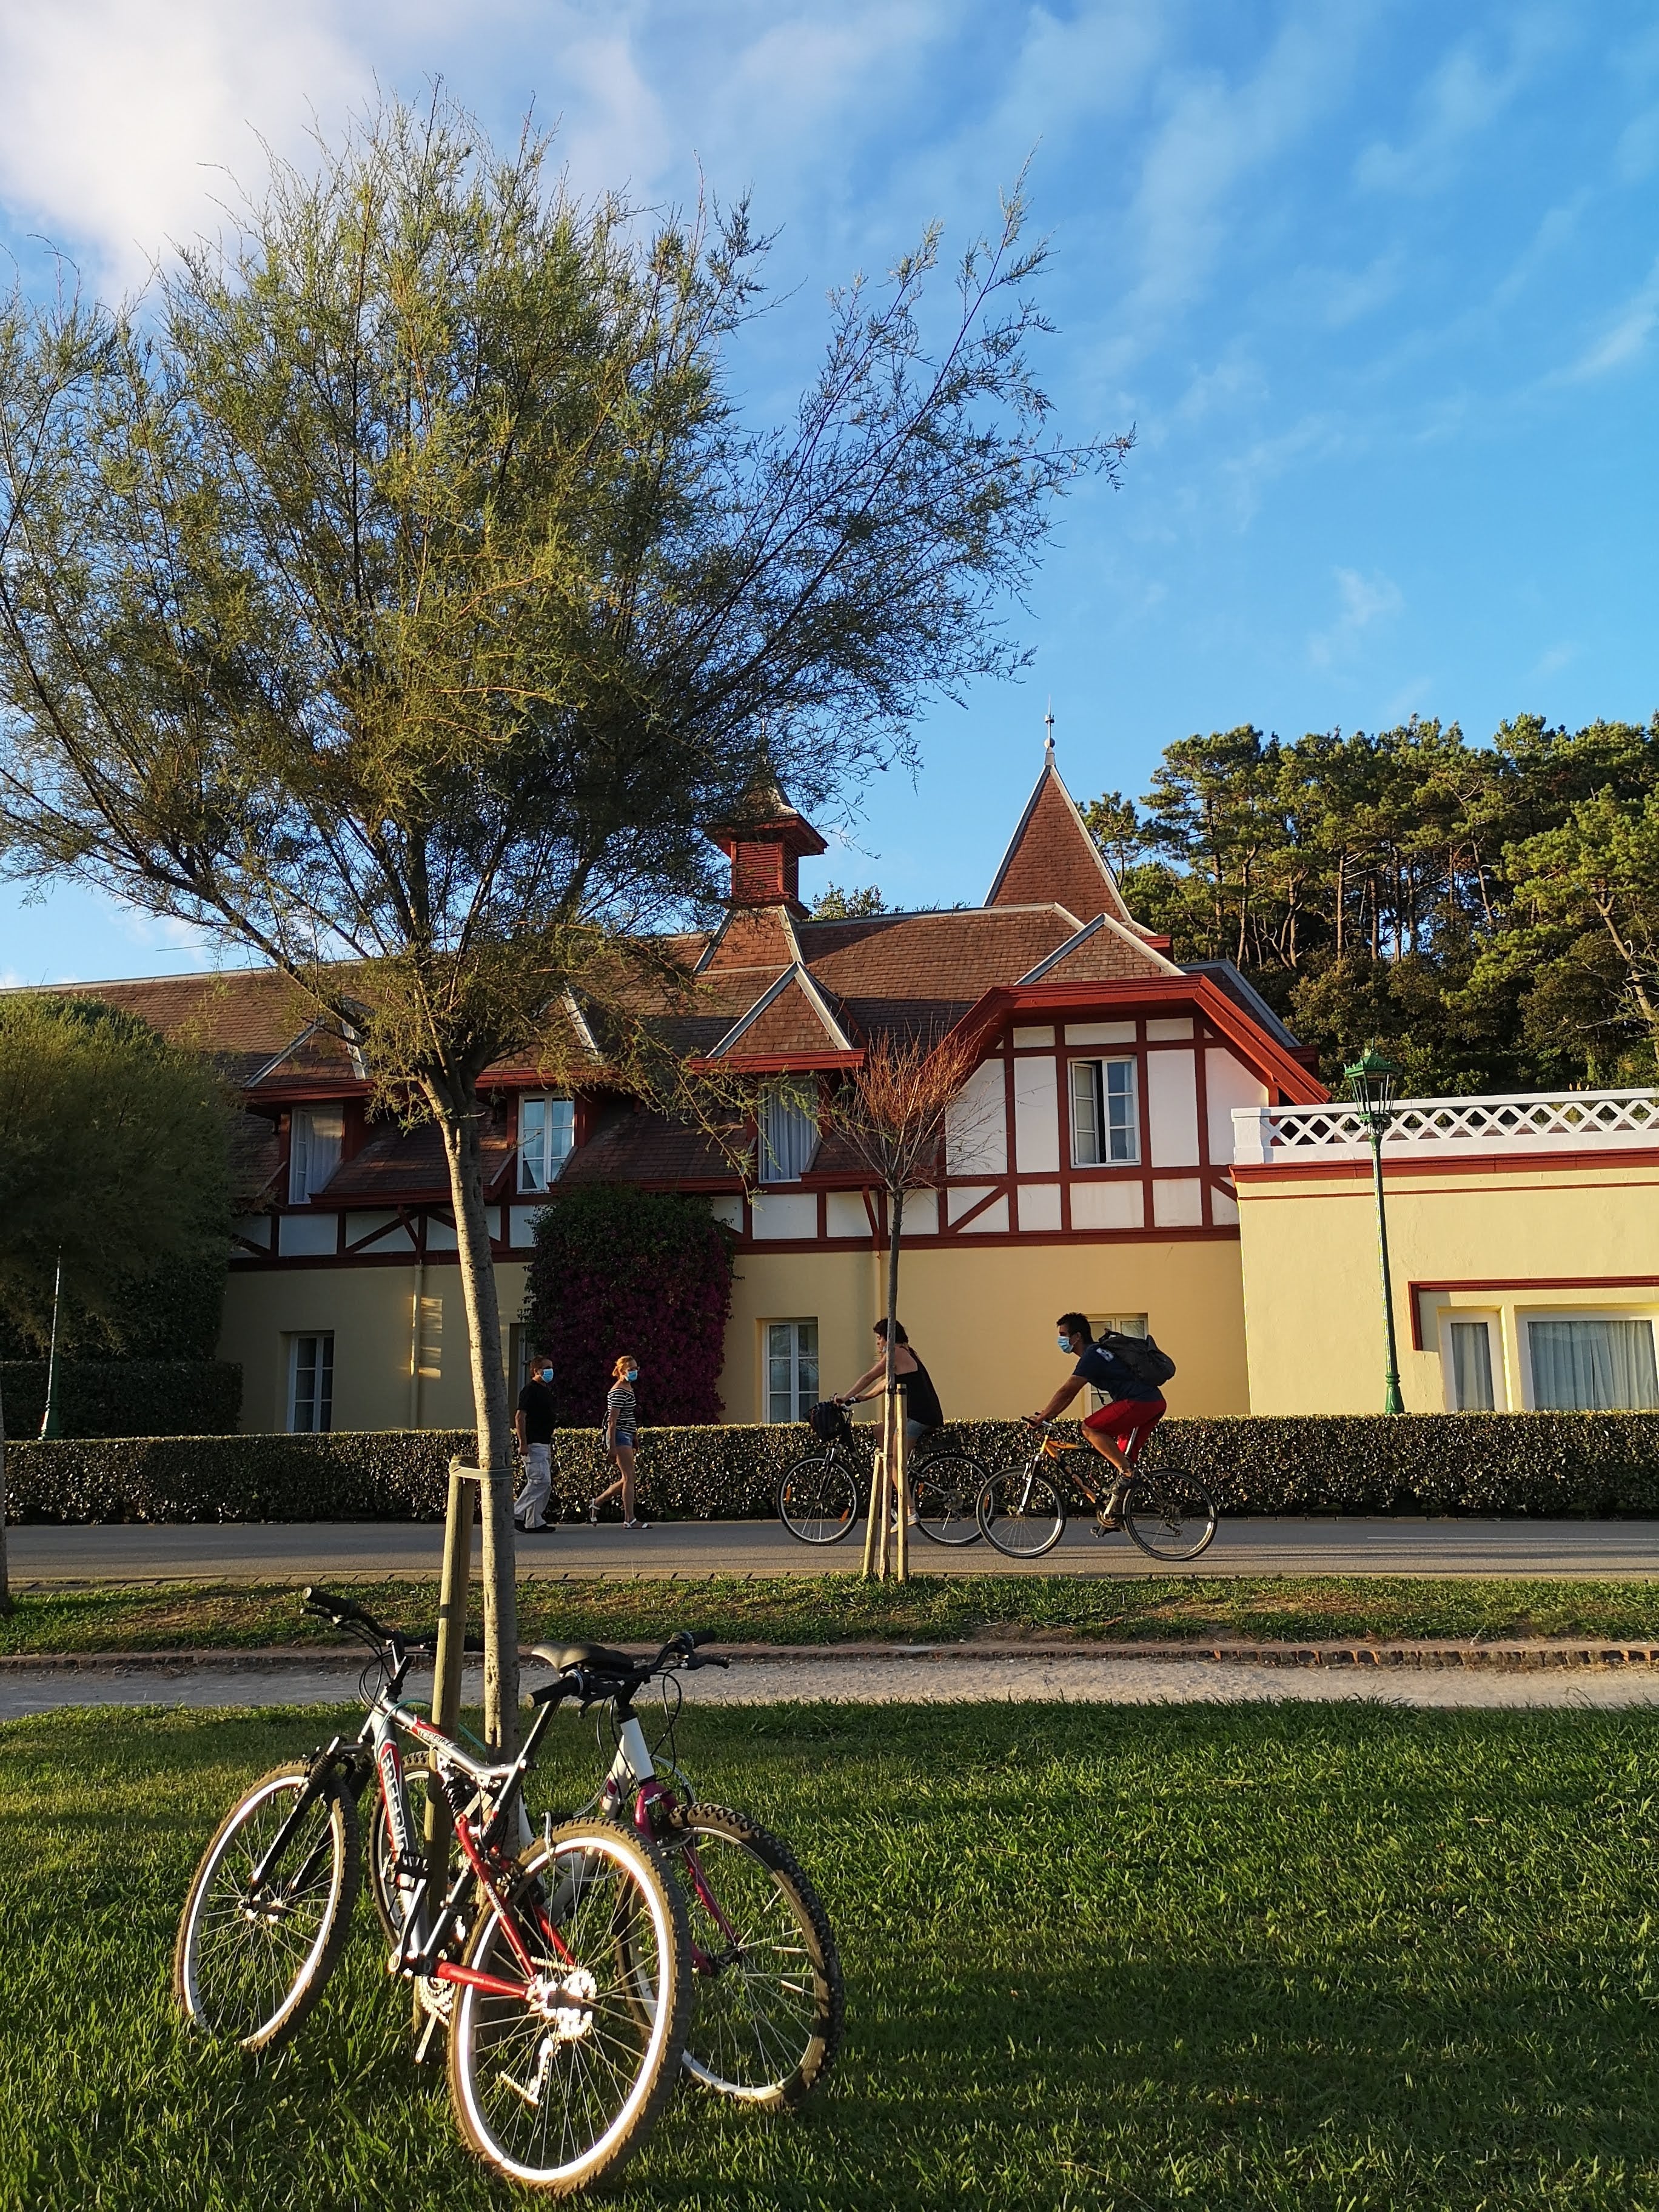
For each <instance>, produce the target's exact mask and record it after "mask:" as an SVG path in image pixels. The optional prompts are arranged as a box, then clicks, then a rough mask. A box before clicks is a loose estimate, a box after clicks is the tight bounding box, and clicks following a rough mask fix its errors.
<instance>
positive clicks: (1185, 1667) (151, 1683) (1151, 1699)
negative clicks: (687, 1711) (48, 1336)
mask: <svg viewBox="0 0 1659 2212" xmlns="http://www.w3.org/2000/svg"><path fill="white" fill-rule="evenodd" d="M357 1674H358V1669H357V1667H356V1664H355V1663H354V1664H352V1665H351V1666H349V1667H340V1666H337V1665H325V1664H311V1665H307V1664H302V1663H295V1664H285V1665H283V1666H280V1667H270V1666H264V1667H261V1666H245V1667H234V1666H233V1667H219V1666H215V1667H200V1668H177V1669H169V1668H157V1667H155V1666H132V1667H97V1668H93V1667H40V1668H32V1667H31V1668H25V1667H15V1666H14V1667H9V1668H6V1669H5V1671H4V1673H3V1674H0V1719H17V1718H20V1717H22V1716H23V1715H25V1714H29V1713H45V1712H55V1711H62V1710H63V1709H64V1708H65V1707H68V1706H73V1705H188V1706H214V1705H338V1704H343V1703H349V1702H351V1701H352V1700H353V1699H354V1698H355V1696H356V1681H357ZM427 1686H428V1684H427V1683H424V1682H422V1681H421V1680H418V1679H412V1680H411V1682H410V1692H411V1694H413V1695H415V1696H417V1697H418V1696H422V1695H424V1694H425V1691H426V1688H427ZM685 1690H686V1699H687V1702H688V1703H689V1704H694V1705H775V1704H786V1703H788V1702H791V1701H793V1700H808V1701H813V1702H819V1701H823V1702H828V1703H832V1704H844V1705H887V1704H896V1705H960V1704H975V1703H981V1702H992V1703H1003V1702H1009V1701H1016V1700H1022V1699H1060V1700H1062V1701H1064V1702H1066V1703H1069V1704H1078V1705H1082V1704H1099V1705H1185V1704H1203V1705H1262V1704H1271V1703H1273V1701H1275V1700H1283V1701H1285V1702H1287V1703H1293V1704H1297V1705H1303V1704H1334V1703H1339V1702H1340V1703H1346V1702H1352V1701H1354V1700H1360V1701H1363V1702H1364V1703H1366V1704H1370V1705H1420V1706H1425V1707H1426V1706H1433V1707H1444V1708H1454V1707H1455V1708H1460V1709H1462V1708H1481V1709H1485V1710H1494V1709H1516V1708H1548V1709H1560V1708H1563V1707H1566V1708H1577V1709H1580V1710H1590V1709H1595V1710H1604V1709H1613V1708H1618V1707H1626V1706H1636V1705H1659V1667H1651V1666H1633V1667H1595V1666H1586V1667H1559V1668H1545V1669H1534V1668H1499V1667H1481V1668H1464V1667H1455V1666H1454V1667H1441V1666H1410V1667H1369V1666H1367V1667H1310V1666H1300V1667H1282V1666H1260V1665H1251V1664H1243V1665H1241V1664H1239V1663H1238V1662H1236V1661H1229V1662H1220V1661H1216V1660H1212V1659H1202V1658H1193V1659H1122V1658H1111V1659H1097V1658H1091V1657H1088V1656H1077V1657H1069V1656H1068V1657H1065V1658H1050V1657H1031V1656H1009V1657H1006V1658H1004V1657H981V1656H958V1655H956V1654H950V1655H948V1656H947V1655H940V1656H921V1657H915V1658H845V1659H829V1660H816V1659H815V1660H811V1661H802V1660H799V1659H771V1658H768V1659H744V1660H738V1661H737V1662H734V1663H733V1664H732V1667H731V1668H730V1669H729V1670H728V1671H726V1672H723V1673H722V1672H716V1671H714V1670H713V1669H710V1670H709V1671H708V1672H706V1673H700V1674H698V1675H697V1676H696V1680H688V1681H687V1682H686V1685H685ZM481 1695H482V1685H481V1682H480V1680H479V1678H478V1675H477V1670H476V1669H472V1670H470V1674H469V1679H468V1681H467V1684H466V1687H465V1697H466V1699H467V1700H468V1702H470V1703H473V1704H476V1703H477V1701H478V1699H480V1697H481Z"/></svg>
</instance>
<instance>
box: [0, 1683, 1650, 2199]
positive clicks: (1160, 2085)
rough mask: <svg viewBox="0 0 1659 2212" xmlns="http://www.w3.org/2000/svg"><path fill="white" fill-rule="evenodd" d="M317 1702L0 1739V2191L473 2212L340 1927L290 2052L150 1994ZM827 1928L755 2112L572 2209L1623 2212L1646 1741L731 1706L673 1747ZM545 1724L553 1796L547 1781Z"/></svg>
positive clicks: (1642, 1956) (1646, 2129)
mask: <svg viewBox="0 0 1659 2212" xmlns="http://www.w3.org/2000/svg"><path fill="white" fill-rule="evenodd" d="M330 1725H331V1718H330V1717H326V1716H319V1715H316V1714H310V1715H295V1714H292V1713H289V1714H274V1715H264V1716H257V1717H249V1716H246V1715H233V1716H230V1717H213V1716H208V1715H204V1714H200V1713H176V1712H167V1713H142V1714H130V1713H125V1714H111V1715H109V1716H108V1717H87V1716H84V1715H72V1716H70V1717H52V1718H50V1719H43V1720H39V1721H34V1720H30V1721H25V1722H15V1723H9V1724H8V1725H6V1726H5V1727H4V1728H3V1729H0V1957H3V1958H4V1960H5V1961H6V1988H5V2000H4V2003H3V2006H0V2203H3V2204H4V2205H5V2206H6V2207H7V2208H11V2207H15V2206H27V2207H28V2208H30V2212H58V2208H60V2207H61V2208H66V2209H67V2208H81V2207H95V2208H98V2212H113V2209H114V2208H134V2212H158V2208H166V2212H194V2208H197V2207H200V2208H204V2212H206V2209H207V2208H210V2212H269V2208H272V2207H287V2206H289V2205H292V2206H295V2207H301V2208H307V2212H309V2209H310V2208H341V2212H345V2208H351V2212H366V2209H367V2208H370V2207H379V2206H388V2207H390V2206H393V2205H403V2206H408V2207H410V2208H418V2212H440V2208H441V2212H451V2208H468V2207H476V2206H483V2205H498V2206H505V2205H507V2204H509V2203H513V2201H514V2199H513V2196H512V2194H511V2193H510V2192H508V2191H506V2190H504V2189H502V2188H501V2187H500V2186H498V2185H495V2184H494V2183H492V2182H490V2181H489V2180H488V2179H486V2178H485V2177H484V2175H483V2172H482V2171H481V2170H480V2169H478V2168H477V2167H475V2166H473V2165H472V2164H471V2161H470V2160H469V2159H468V2158H467V2157H466V2155H465V2153H464V2152H463V2151H462V2149H461V2148H460V2145H459V2139H458V2138H457V2137H456V2136H455V2135H454V2132H453V2124H452V2122H451V2120H450V2118H449V2114H448V2109H447V2101H446V2100H445V2097H444V2095H443V2093H442V2088H441V2083H440V2082H433V2081H430V2080H428V2079H427V2078H424V2077H422V2076H417V2075H416V2074H415V2073H414V2072H413V2070H412V2069H410V2065H409V2064H408V2063H407V2057H406V2043H407V2036H406V2022H407V2016H408V2015H407V2002H406V1998H405V1996H404V1992H403V1991H402V1990H400V1989H393V1988H392V1987H390V1986H389V1985H388V1984H387V1983H386V1978H385V1976H384V1974H383V1972H381V1970H380V1960H379V1959H378V1957H377V1955H376V1953H375V1949H374V1944H373V1943H372V1942H371V1941H370V1929H371V1925H372V1922H371V1916H370V1915H369V1913H368V1908H367V1905H366V1904H360V1905H359V1913H360V1924H359V1928H358V1932H357V1936H356V1941H355V1942H354V1944H353V1946H352V1948H351V1949H350V1951H349V1953H348V1954H347V1959H346V1961H345V1964H344V1966H343V1968H342V1970H341V1972H340V1973H339V1975H338V1976H337V1979H336V1981H335V1983H334V1984H333V1986H332V1988H331V1990H330V1992H329V1994H328V1996H326V1997H325V2000H324V2002H323V2004H322V2006H321V2007H320V2008H319V2012H318V2014H317V2015H315V2016H314V2017H313V2021H312V2022H311V2023H310V2024H309V2026H308V2027H307V2029H306V2030H305V2031H304V2032H303V2033H302V2035H301V2039H300V2040H299V2042H298V2043H297V2045H295V2048H294V2049H293V2050H291V2051H289V2052H288V2053H287V2054H285V2055H284V2056H283V2057H281V2058H279V2059H277V2060H276V2061H274V2062H267V2063H264V2064H260V2063H253V2062H244V2061H243V2060H242V2059H240V2057H237V2056H235V2055H227V2054H225V2053H222V2052H217V2051H212V2050H210V2049H203V2048H198V2047H197V2046H195V2045H191V2044H190V2043H189V2042H187V2041H186V2040H185V2038H184V2037H183V2035H182V2034H181V2033H180V2032H179V2029H178V2028H177V2027H175V2025H174V2023H173V2019H172V2017H171V2015H170V2012H169V2007H168V1999H167V1966H168V1960H169V1957H170V1953H171V1948H172V1942H173V1929H174V1925H175V1921H176V1916H177V1913H178V1910H179V1902H180V1899H181V1898H182V1895H183V1893H184V1890H185V1884H186V1881H187V1880H188V1877H189V1874H190V1870H191V1866H192V1864H193V1863H194V1860H195V1857H196V1855H197V1851H198V1850H199V1849H200V1846H201V1844H202V1843H203V1841H204V1838H205V1836H206V1834H207V1832H208V1831H209V1830H210V1828H211V1827H212V1826H213V1824H214V1821H215V1820H216V1816H217V1814H218V1813H219V1812H220V1810H221V1809H222V1807H223V1805H224V1804H225V1803H226V1802H228V1799H229V1798H230V1796H232V1794H233V1793H234V1791H236V1790H239V1789H240V1787H241V1786H242V1785H243V1784H244V1783H245V1782H246V1780H248V1779H249V1778H252V1776H253V1775H254V1774H256V1773H257V1772H258V1771H261V1770H263V1769H264V1767H266V1766H268V1765H272V1764H274V1763H275V1762H276V1761H277V1760H278V1759H283V1758H285V1757H287V1756H289V1755H290V1754H291V1753H294V1752H295V1751H296V1750H298V1749H300V1748H301V1747H304V1746H306V1745H307V1744H308V1743H310V1742H312V1741H314V1740H315V1739H316V1738H317V1737H318V1735H319V1734H320V1733H322V1732H324V1731H325V1729H327V1728H328V1727H329V1726H330ZM680 1750H681V1756H682V1759H683V1760H684V1763H685V1765H687V1766H688V1768H689V1769H690V1771H691V1772H692V1773H693V1774H694V1775H695V1776H696V1778H697V1780H698V1782H699V1784H701V1786H702V1789H703V1790H704V1791H705V1793H706V1794H707V1795H708V1796H711V1797H714V1798H719V1799H724V1800H726V1801H727V1802H734V1803H737V1804H740V1805H744V1806H747V1807H750V1808H752V1809H753V1810H755V1811H756V1812H757V1813H759V1814H761V1815H762V1816H763V1818H765V1819H767V1820H770V1821H771V1822H772V1823H773V1825H775V1826H778V1827H780V1828H781V1829H782V1830H784V1831H785V1832H787V1833H788V1834H790V1835H791V1836H792V1837H793V1838H794V1839H795V1841H796V1843H797V1844H798V1845H799V1849H800V1851H801V1854H802V1857H804V1859H805V1862H806V1863H807V1864H808V1866H809V1868H810V1869H811V1873H812V1874H813V1875H814V1876H815V1877H816V1879H817V1882H818V1884H819V1886H820V1887H821V1888H822V1889H823V1893H824V1894H825V1896H826V1899H828V1901H829V1906H830V1910H831V1912H832V1914H833V1917H834V1918H835V1920H836V1924H837V1927H838V1929H839V1931H840V1935H841V1939H842V1948H843V1953H844V1957H845V1964H846V1971H847V1979H848V2021H849V2027H848V2045H847V2050H846V2054H845V2057H844V2060H843V2063H842V2067H841V2069H839V2071H838V2072H837V2074H836V2075H835V2076H834V2077H833V2079H832V2081H831V2082H830V2083H829V2085H828V2087H827V2088H826V2090H825V2091H824V2092H823V2093H821V2094H820V2095H819V2096H818V2097H817V2099H816V2100H814V2101H813V2102H812V2104H811V2106H809V2108H808V2110H807V2111H806V2112H805V2114H804V2115H802V2116H801V2117H800V2118H797V2119H794V2120H784V2121H782V2122H769V2121H764V2120H757V2119H754V2118H750V2117H748V2116H746V2115H744V2114H743V2113H741V2112H735V2111H733V2110H732V2109H730V2108H726V2107H723V2106H720V2105H718V2104H716V2103H714V2102H713V2101H711V2100H707V2099H705V2098H702V2097H698V2096H693V2095H685V2096H683V2097H682V2098H681V2099H679V2100H677V2102H676V2103H675V2105H674V2106H671V2108H670V2111H669V2112H668V2114H667V2117H666V2118H665V2121H664V2123H663V2124H662V2125H661V2126H660V2127H659V2130H658V2132H657V2134H656V2136H654V2137H653V2141H652V2142H651V2144H650V2146H649V2148H647V2151H646V2153H645V2154H643V2156H642V2157H641V2159H640V2160H638V2161H637V2162H636V2163H635V2165H634V2166H631V2167H629V2170H628V2172H627V2173H626V2175H625V2176H624V2178H623V2181H622V2183H621V2184H620V2185H619V2186H618V2188H617V2190H616V2191H614V2192H612V2193H610V2194H608V2195H607V2196H606V2197H605V2200H604V2201H605V2202H606V2203H610V2204H612V2205H616V2206H619V2207H625V2208H646V2207H651V2208H669V2207H674V2208H680V2209H681V2212H715V2208H719V2209H720V2212H793V2208H802V2212H805V2209H806V2208H814V2212H816V2208H825V2212H829V2208H842V2207H859V2208H863V2207H869V2208H871V2212H885V2208H887V2207H902V2208H923V2207H926V2208H934V2207H939V2208H949V2212H978V2208H981V2207H986V2208H1001V2207H1008V2208H1018V2212H1049V2208H1062V2207H1073V2206H1085V2205H1086V2206H1091V2207H1094V2206H1102V2207H1105V2206H1111V2207H1121V2208H1124V2212H1132V2209H1133V2212H1139V2208H1144V2207H1148V2206H1152V2207H1165V2206H1183V2207H1194V2208H1202V2212H1209V2208H1220V2207H1235V2206H1239V2207H1243V2206H1249V2207H1274V2208H1279V2207H1284V2208H1291V2207H1294V2208H1298V2212H1300V2208H1317V2212H1407V2208H1422V2209H1423V2212H1465V2208H1468V2212H1475V2208H1488V2212H1496V2208H1500V2207H1501V2208H1505V2212H1507V2208H1511V2207H1534V2206H1535V2207H1540V2208H1546V2207H1547V2208H1549V2212H1565V2208H1580V2207H1597V2208H1606V2212H1614V2208H1617V2212H1631V2208H1635V2207H1653V2206H1659V2076H1656V2069H1655V2067H1654V2065H1653V2057H1652V2052H1651V2050H1650V2040H1651V2037H1652V2033H1653V2030H1654V2027H1655V2010H1654V2008H1655V2002H1656V1998H1659V1957H1656V1954H1655V1948H1654V1928H1653V1923H1652V1922H1651V1921H1650V1908H1651V1905H1652V1902H1653V1899H1654V1896H1655V1892H1656V1887H1659V1872H1656V1868H1659V1853H1656V1844H1659V1804H1656V1797H1655V1792H1654V1777H1655V1774H1656V1771H1659V1717H1647V1716H1611V1715H1601V1714H1589V1713H1539V1714H1522V1713H1514V1714H1492V1713H1481V1714H1474V1713H1463V1714H1451V1713H1427V1712H1408V1711H1398V1710H1392V1709H1387V1708H1370V1707H1366V1708H1358V1707H1326V1708H1308V1707H1293V1708H1274V1707H1251V1708H1248V1709H1244V1710H1237V1709H1234V1710H1226V1711H1219V1710H1216V1709H1205V1708H1194V1709H1180V1708H1174V1709H1150V1710H1146V1709H1143V1710H1139V1711H1125V1710H1121V1709H1119V1710H1114V1709H1110V1708H1087V1709H1084V1710H1075V1709H1073V1710H1066V1709H1065V1708H1054V1709H1044V1708H1034V1707H1030V1706H1025V1707H1015V1706H995V1707H989V1706H987V1707H979V1708H951V1709H946V1710H939V1709H931V1710H930V1709H919V1708H894V1709H891V1710H888V1711H872V1710H869V1709H862V1710H850V1711H849V1710H847V1709H844V1708H835V1709H831V1708H817V1709H811V1708H793V1709H792V1708H769V1709H756V1710H750V1711H724V1712H718V1713H717V1712H712V1711H711V1712H707V1713H704V1714H702V1715H701V1716H697V1717H687V1718H686V1719H685V1720H684V1722H683V1723H682V1729H681V1743H680ZM595 1764H596V1759H595V1753H594V1747H593V1740H592V1734H591V1726H590V1724H584V1723H578V1722H576V1721H574V1719H572V1720H568V1721H563V1720H562V1721H561V1723H560V1724H559V1727H558V1729H556V1731H555V1735H554V1738H553V1752H552V1756H551V1757H550V1761H549V1765H548V1767H547V1769H546V1770H545V1772H544V1778H543V1785H542V1786H543V1794H544V1797H546V1798H547V1799H548V1800H549V1801H550V1802H559V1803H564V1804H569V1803H572V1802H574V1801H575V1800H577V1799H578V1798H579V1797H580V1796H583V1795H585V1794H586V1790H587V1789H588V1787H589V1786H590V1785H591V1779H592V1776H593V1773H594V1770H595Z"/></svg>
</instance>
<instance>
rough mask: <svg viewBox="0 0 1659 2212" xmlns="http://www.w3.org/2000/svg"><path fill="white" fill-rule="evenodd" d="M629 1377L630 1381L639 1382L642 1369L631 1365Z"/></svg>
mask: <svg viewBox="0 0 1659 2212" xmlns="http://www.w3.org/2000/svg"><path fill="white" fill-rule="evenodd" d="M628 1379H629V1382H630V1383H637V1382H638V1381H639V1379H640V1370H639V1369H638V1368H637V1367H630V1368H629V1370H628Z"/></svg>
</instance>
